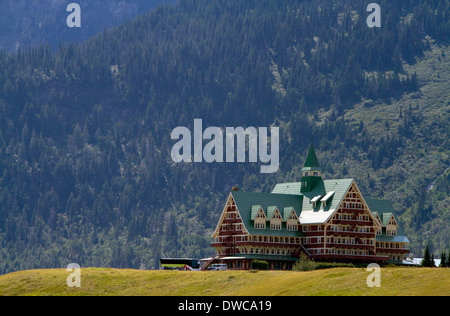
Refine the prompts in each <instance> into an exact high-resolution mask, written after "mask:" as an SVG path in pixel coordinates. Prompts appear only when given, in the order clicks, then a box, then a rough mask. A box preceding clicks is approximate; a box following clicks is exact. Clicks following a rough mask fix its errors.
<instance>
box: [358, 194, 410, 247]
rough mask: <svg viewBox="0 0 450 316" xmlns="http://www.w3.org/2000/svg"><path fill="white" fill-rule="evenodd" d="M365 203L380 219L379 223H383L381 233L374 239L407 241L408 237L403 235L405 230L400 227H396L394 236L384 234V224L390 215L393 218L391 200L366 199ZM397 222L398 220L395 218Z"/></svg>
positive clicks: (393, 212)
mask: <svg viewBox="0 0 450 316" xmlns="http://www.w3.org/2000/svg"><path fill="white" fill-rule="evenodd" d="M366 203H367V205H368V206H369V208H370V211H371V212H372V213H373V214H374V215H375V216H376V215H377V214H378V216H379V217H380V219H381V224H382V225H383V228H382V230H381V231H382V235H377V237H376V240H377V241H385V242H406V243H409V239H408V237H406V236H405V232H404V231H403V229H402V228H401V227H400V225H399V227H398V228H397V235H396V236H388V235H386V228H385V227H386V225H387V223H388V222H389V219H390V218H391V216H394V218H395V211H394V207H393V206H392V202H391V201H390V200H378V199H366ZM395 220H396V222H397V224H398V220H397V219H396V218H395Z"/></svg>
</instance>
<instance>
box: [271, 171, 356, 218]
mask: <svg viewBox="0 0 450 316" xmlns="http://www.w3.org/2000/svg"><path fill="white" fill-rule="evenodd" d="M352 182H353V179H336V180H320V181H319V182H318V183H316V185H315V186H314V187H313V189H312V190H311V191H310V192H303V193H300V188H301V182H291V183H279V184H277V185H276V186H275V188H274V189H273V191H272V193H276V194H285V195H299V196H303V202H302V207H301V212H300V214H299V215H298V216H299V217H300V223H301V224H304V223H323V222H324V221H326V219H327V218H328V217H329V216H330V215H331V214H332V212H333V211H334V210H335V209H336V208H337V207H338V206H339V204H340V203H341V201H342V199H343V198H344V196H345V193H347V191H348V189H349V188H350V186H351V184H352ZM331 191H334V194H333V196H331V197H330V198H329V199H328V201H327V203H326V206H325V208H323V207H322V203H320V202H317V203H316V207H315V208H313V205H312V203H311V200H312V199H313V198H314V197H316V196H318V195H320V196H321V197H324V196H325V195H326V194H327V193H329V192H331ZM296 211H297V209H296ZM297 214H298V213H297ZM302 219H303V222H302Z"/></svg>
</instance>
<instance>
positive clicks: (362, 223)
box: [331, 219, 373, 226]
mask: <svg viewBox="0 0 450 316" xmlns="http://www.w3.org/2000/svg"><path fill="white" fill-rule="evenodd" d="M331 223H332V224H341V225H358V226H373V222H372V221H361V220H353V219H333V221H332V222H331Z"/></svg>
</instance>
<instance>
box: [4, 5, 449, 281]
mask: <svg viewBox="0 0 450 316" xmlns="http://www.w3.org/2000/svg"><path fill="white" fill-rule="evenodd" d="M369 3H370V2H369V1H368V2H367V3H365V2H364V1H360V0H337V1H333V5H332V6H331V5H330V1H325V0H319V1H317V0H315V1H295V0H285V1H278V0H274V1H269V0H245V1H244V0H242V1H240V0H220V1H218V0H217V1H215V0H212V1H206V0H181V1H179V2H178V3H177V4H175V5H167V6H162V7H159V8H157V9H156V10H154V11H151V12H148V13H146V14H144V15H143V16H140V17H138V18H136V19H134V20H132V21H130V22H127V23H125V24H123V25H120V26H118V27H116V28H114V29H112V30H108V31H104V32H102V33H100V34H98V35H96V36H95V37H93V38H91V39H90V40H88V41H86V42H85V43H82V44H72V43H70V44H67V45H63V46H61V47H60V48H59V50H58V52H57V53H56V54H52V52H51V49H50V47H48V46H42V47H37V48H31V49H24V50H20V51H19V52H17V53H15V54H7V53H6V52H0V273H6V272H10V271H15V270H21V269H32V268H50V267H66V266H67V264H69V263H72V262H76V263H78V264H80V265H81V266H82V267H86V266H104V267H116V268H122V267H127V268H155V267H158V259H159V258H160V257H169V256H173V257H175V256H182V257H206V256H209V255H211V254H214V251H213V249H212V248H210V247H209V243H210V241H211V240H210V238H209V236H210V234H211V233H212V230H213V229H214V228H215V225H216V223H217V219H218V217H219V216H220V213H221V211H222V208H223V204H224V203H225V197H226V196H227V194H228V192H229V190H230V189H231V187H232V186H236V185H237V186H238V187H239V188H241V189H242V190H248V191H259V190H261V191H270V190H271V189H272V188H273V186H274V184H275V183H276V182H281V181H298V180H299V179H300V169H301V167H302V165H303V163H304V159H305V155H306V150H307V148H308V146H309V144H310V143H311V142H313V143H314V146H315V147H316V152H317V153H318V158H319V161H320V164H321V167H322V169H323V171H324V177H325V178H333V177H354V178H356V180H357V183H358V186H359V187H360V189H361V190H362V191H363V192H364V194H365V195H366V196H368V197H373V198H376V197H381V198H389V199H391V200H392V201H393V203H394V206H395V207H396V209H397V210H398V212H399V213H398V215H400V220H401V222H402V223H404V225H405V228H406V231H407V234H408V236H409V237H410V240H411V241H412V250H413V252H414V254H415V255H416V256H420V255H421V254H422V250H423V249H424V246H425V245H426V244H427V243H428V244H430V249H431V251H433V252H434V253H436V254H437V253H440V252H441V251H442V250H446V251H447V250H448V248H449V236H448V231H449V230H448V223H449V219H450V214H449V213H450V212H449V210H450V198H449V191H450V171H449V169H448V166H449V165H450V157H449V154H450V150H449V149H450V138H449V134H450V133H449V132H450V127H449V124H448V122H449V119H450V96H449V94H448V92H447V91H448V90H449V89H448V88H449V82H450V78H449V75H450V67H448V65H449V64H450V63H449V59H450V57H449V54H450V50H449V49H448V37H449V36H448V35H449V34H450V19H449V14H450V4H449V1H448V0H440V1H421V0H409V1H378V3H379V4H380V6H381V7H382V19H383V20H382V21H383V23H382V27H381V28H373V29H372V28H368V27H367V25H366V18H367V15H368V13H367V12H366V7H367V5H368V4H369ZM429 73H431V74H429ZM195 118H201V119H203V126H204V128H206V127H207V126H219V127H225V126H233V127H237V126H243V127H248V126H255V127H267V126H270V125H272V124H274V125H275V126H279V127H280V170H279V172H278V173H275V174H260V173H259V166H260V164H250V163H212V164H207V163H190V164H189V163H182V164H175V163H174V162H172V160H171V156H170V151H171V148H172V146H173V144H174V143H175V141H172V140H171V138H170V135H171V132H172V130H173V129H174V128H175V127H177V126H186V127H188V128H189V129H190V130H192V129H193V122H194V119H195Z"/></svg>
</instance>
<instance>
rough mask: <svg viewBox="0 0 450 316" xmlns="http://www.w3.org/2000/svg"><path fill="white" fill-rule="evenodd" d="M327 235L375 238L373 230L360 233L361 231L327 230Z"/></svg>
mask: <svg viewBox="0 0 450 316" xmlns="http://www.w3.org/2000/svg"><path fill="white" fill-rule="evenodd" d="M327 236H348V237H366V238H375V232H369V233H361V232H354V231H334V230H327Z"/></svg>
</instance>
